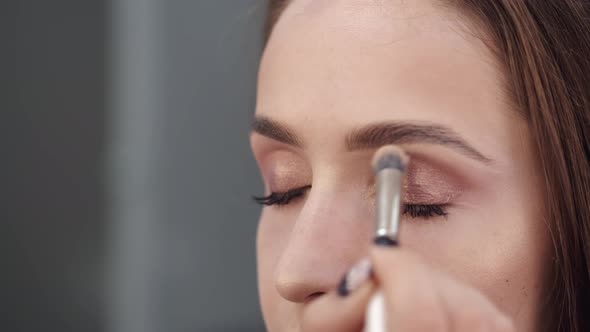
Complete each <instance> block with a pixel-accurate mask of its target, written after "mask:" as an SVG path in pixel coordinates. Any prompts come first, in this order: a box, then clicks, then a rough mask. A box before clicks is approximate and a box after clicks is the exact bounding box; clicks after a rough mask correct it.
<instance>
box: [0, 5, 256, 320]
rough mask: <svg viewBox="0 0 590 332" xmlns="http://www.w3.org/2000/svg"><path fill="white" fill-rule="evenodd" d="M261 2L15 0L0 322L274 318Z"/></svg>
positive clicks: (9, 16)
mask: <svg viewBox="0 0 590 332" xmlns="http://www.w3.org/2000/svg"><path fill="white" fill-rule="evenodd" d="M264 2H265V1H262V0H261V1H258V0H240V1H235V0H203V1H201V0H197V1H186V0H185V1H181V0H167V1H156V0H112V1H87V0H77V1H72V0H53V1H30V0H12V1H7V2H3V3H2V6H1V7H2V10H1V12H2V14H0V15H1V17H2V20H1V21H2V22H0V25H1V26H2V27H4V26H5V25H6V28H5V29H1V30H2V32H0V35H1V36H4V35H5V34H6V37H7V38H3V40H4V41H5V42H4V41H3V51H2V52H0V53H1V54H2V55H0V56H1V57H2V59H3V60H2V61H0V62H1V63H2V67H3V68H2V75H0V84H1V85H0V88H2V91H3V92H2V98H0V108H1V109H2V115H4V117H3V119H6V118H7V119H8V121H4V120H3V121H2V122H3V123H4V124H9V125H7V126H6V125H4V126H2V128H3V130H2V133H3V136H2V137H3V138H4V139H3V140H2V141H3V144H2V146H6V147H7V149H4V148H3V151H2V152H5V153H3V154H2V156H3V158H2V164H3V166H2V170H3V172H2V174H3V175H6V176H5V177H3V182H2V183H3V184H4V188H3V190H2V192H3V195H2V202H3V203H2V211H3V216H4V218H2V219H3V227H2V231H1V232H0V233H1V234H0V237H1V239H2V240H1V241H0V242H1V243H2V257H3V259H2V273H0V285H1V286H0V287H1V289H0V290H1V292H0V299H1V300H0V303H1V305H0V330H1V331H27V332H28V331H117V332H118V331H121V332H122V331H124V332H133V331H141V332H150V331H167V332H168V331H170V332H174V331H213V332H215V331H262V330H264V327H263V323H262V320H261V317H260V310H259V306H258V300H257V290H256V273H255V243H254V241H255V231H256V221H257V218H258V214H259V207H258V206H256V205H255V204H254V203H252V202H251V200H250V196H251V195H252V194H260V193H261V190H262V187H261V184H260V181H259V177H258V174H257V171H256V168H255V164H254V161H253V159H252V157H251V156H250V151H249V146H248V131H249V123H250V119H251V116H252V113H253V111H254V104H255V101H254V96H255V78H256V71H257V65H258V57H259V55H260V47H261V26H262V18H263V16H264V8H263V3H264ZM4 59H6V60H4ZM4 67H6V68H4ZM5 262H6V263H7V265H5Z"/></svg>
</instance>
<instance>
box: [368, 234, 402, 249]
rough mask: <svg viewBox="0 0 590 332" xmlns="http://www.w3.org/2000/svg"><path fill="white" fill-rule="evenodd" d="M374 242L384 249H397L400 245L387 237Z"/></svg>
mask: <svg viewBox="0 0 590 332" xmlns="http://www.w3.org/2000/svg"><path fill="white" fill-rule="evenodd" d="M373 242H374V243H375V244H376V245H378V246H384V247H397V246H398V245H399V243H398V242H397V240H395V239H393V238H391V237H389V236H387V235H381V236H378V237H376V238H375V239H374V240H373Z"/></svg>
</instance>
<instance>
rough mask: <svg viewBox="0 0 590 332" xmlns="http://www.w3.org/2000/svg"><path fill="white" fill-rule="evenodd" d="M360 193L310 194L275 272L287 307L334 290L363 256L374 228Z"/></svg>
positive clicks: (277, 283) (277, 287) (277, 286)
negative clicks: (288, 302) (288, 304)
mask: <svg viewBox="0 0 590 332" xmlns="http://www.w3.org/2000/svg"><path fill="white" fill-rule="evenodd" d="M369 213H370V211H369V209H368V205H367V204H366V203H365V202H364V201H363V199H362V194H361V193H359V192H352V191H350V192H339V193H338V194H334V195H328V194H326V193H324V194H320V193H318V192H314V191H313V190H312V191H311V192H310V194H309V196H308V198H307V200H306V202H305V203H304V206H303V207H302V209H301V211H300V213H299V216H298V218H297V220H296V221H295V225H294V226H293V229H292V232H291V236H290V238H289V242H288V244H287V245H286V247H285V249H284V251H283V253H282V255H281V256H280V259H279V261H278V263H277V265H276V269H275V287H276V289H277V291H278V292H279V294H280V295H281V296H282V297H283V298H284V299H286V300H288V301H291V302H297V303H303V302H307V301H310V300H311V299H314V298H316V297H318V296H320V295H322V294H324V293H326V292H329V291H332V290H335V288H336V287H337V285H338V282H339V281H340V279H341V278H342V276H343V274H344V273H345V272H346V270H347V269H348V268H350V267H351V266H352V264H354V262H355V261H356V260H359V259H361V258H362V257H363V256H365V255H366V253H367V250H368V244H369V239H370V230H371V229H372V227H371V225H372V223H371V220H369V219H370V218H369Z"/></svg>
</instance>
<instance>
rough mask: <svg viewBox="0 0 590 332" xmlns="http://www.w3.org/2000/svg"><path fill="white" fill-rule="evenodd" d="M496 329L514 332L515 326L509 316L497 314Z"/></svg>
mask: <svg viewBox="0 0 590 332" xmlns="http://www.w3.org/2000/svg"><path fill="white" fill-rule="evenodd" d="M496 330H497V331H498V332H515V331H516V328H515V327H514V323H513V322H512V320H511V319H510V318H508V317H506V316H504V315H499V316H498V317H497V319H496Z"/></svg>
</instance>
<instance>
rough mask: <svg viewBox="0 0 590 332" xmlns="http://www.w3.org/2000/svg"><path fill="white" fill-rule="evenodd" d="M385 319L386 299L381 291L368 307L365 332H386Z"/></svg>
mask: <svg viewBox="0 0 590 332" xmlns="http://www.w3.org/2000/svg"><path fill="white" fill-rule="evenodd" d="M385 318H386V317H385V297H384V296H383V292H382V291H380V290H379V291H377V292H376V293H375V294H374V295H373V297H372V298H371V301H370V302H369V305H368V306H367V311H366V313H365V329H364V332H386V331H387V324H386V321H385Z"/></svg>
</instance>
